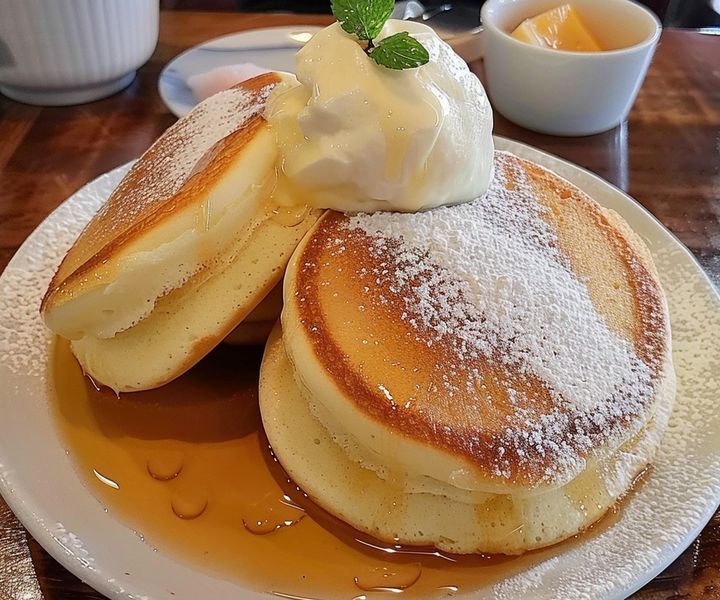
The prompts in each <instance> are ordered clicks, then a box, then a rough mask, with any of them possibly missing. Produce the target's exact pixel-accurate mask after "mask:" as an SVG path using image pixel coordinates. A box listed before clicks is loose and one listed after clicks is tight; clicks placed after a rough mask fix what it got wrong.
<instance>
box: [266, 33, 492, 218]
mask: <svg viewBox="0 0 720 600" xmlns="http://www.w3.org/2000/svg"><path fill="white" fill-rule="evenodd" d="M400 31H408V32H409V33H410V34H411V35H412V36H413V37H414V38H416V39H417V40H418V41H419V42H421V43H422V44H423V46H425V48H426V49H427V50H428V53H429V55H430V61H429V62H428V63H427V64H425V65H423V66H421V67H419V68H415V69H407V70H402V71H398V70H393V69H389V68H386V67H383V66H380V65H378V64H377V63H375V62H374V61H373V60H372V59H371V58H370V57H369V56H368V55H367V54H366V53H365V51H364V50H363V48H362V47H361V46H360V44H359V43H358V41H357V39H356V38H355V37H354V36H351V35H349V34H347V33H346V32H345V31H343V29H342V27H341V26H340V24H339V23H335V24H333V25H331V26H329V27H327V28H325V29H323V30H322V31H319V32H318V33H317V34H315V36H313V38H312V39H311V40H310V41H309V42H308V43H307V44H306V45H305V47H304V48H303V49H302V50H300V52H298V54H297V67H296V73H297V82H290V83H287V84H285V85H283V86H279V87H278V88H276V90H274V91H273V94H272V96H271V97H270V99H269V102H268V106H267V109H266V113H265V116H266V118H267V119H268V121H269V122H270V123H271V125H272V126H273V128H274V130H275V133H276V136H277V141H278V145H279V150H280V154H281V157H282V158H281V161H282V172H283V174H284V176H285V178H286V179H287V182H288V183H289V185H290V186H291V187H292V188H294V191H295V193H297V194H299V195H300V196H301V197H302V199H303V201H304V202H307V203H308V204H310V205H312V206H315V207H318V208H332V209H335V210H340V211H351V212H354V211H358V212H371V211H376V210H394V211H406V212H410V211H417V210H422V209H426V208H432V207H435V206H440V205H444V204H456V203H459V202H466V201H469V200H473V199H474V198H477V197H478V196H481V195H482V194H484V193H485V192H486V190H487V188H488V185H489V183H490V179H491V176H492V165H493V150H494V149H493V141H492V111H491V109H490V104H489V102H488V99H487V96H486V94H485V90H484V89H483V87H482V84H481V83H480V81H479V80H478V78H477V77H476V76H475V75H474V74H472V73H471V72H470V70H469V69H468V67H467V65H466V64H465V62H464V61H463V60H462V59H461V58H460V57H459V56H458V55H457V54H455V52H454V51H453V50H452V48H450V46H448V45H447V44H446V43H445V42H443V41H442V40H441V39H440V38H439V37H438V36H437V34H435V32H434V31H433V30H432V29H430V28H429V27H427V26H425V25H422V24H419V23H412V22H408V21H397V20H390V21H388V22H387V23H386V24H385V26H384V28H383V30H382V32H381V34H380V35H379V36H378V38H377V40H376V42H377V41H379V40H380V39H383V38H385V37H388V36H390V35H393V34H395V33H398V32H400Z"/></svg>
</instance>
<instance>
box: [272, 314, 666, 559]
mask: <svg viewBox="0 0 720 600" xmlns="http://www.w3.org/2000/svg"><path fill="white" fill-rule="evenodd" d="M667 385H668V386H669V387H673V385H674V384H673V383H672V382H668V383H667ZM672 400H673V395H672V394H670V393H665V394H661V396H660V400H659V401H658V404H657V410H656V411H655V414H654V416H653V417H652V418H651V419H650V420H649V421H648V423H647V424H646V426H645V427H644V428H643V429H642V430H641V431H640V432H638V434H636V435H635V436H634V437H633V438H631V439H629V440H628V441H626V442H625V443H624V444H623V445H622V446H621V447H620V448H619V449H617V451H616V452H614V453H613V454H612V455H610V456H608V457H606V458H605V459H604V460H603V461H600V462H591V463H589V464H588V465H587V467H586V469H585V470H583V471H582V472H581V473H579V474H578V475H577V477H575V478H574V479H573V480H571V481H569V482H568V483H566V484H565V485H564V486H562V487H557V488H553V489H548V490H544V491H542V492H541V493H536V494H533V495H529V496H523V495H516V494H488V493H478V492H476V493H474V494H473V495H466V496H465V497H464V498H463V499H457V498H455V497H454V494H455V492H456V491H457V490H453V489H452V486H448V485H447V484H442V483H441V482H437V481H436V482H434V485H433V486H432V490H431V491H428V486H427V485H423V484H422V482H420V483H418V482H417V481H413V480H412V479H411V478H409V477H408V476H407V475H406V474H404V473H401V472H400V473H398V472H387V473H386V478H384V479H383V478H381V477H380V476H379V475H378V473H377V472H376V471H375V470H374V469H372V468H368V467H367V466H365V465H362V464H361V463H359V462H357V461H356V460H352V459H350V458H349V457H348V454H347V453H346V452H345V450H344V448H343V444H344V440H343V438H342V436H338V435H336V434H335V433H334V432H333V433H330V432H329V431H328V430H327V429H326V428H325V427H323V426H322V425H321V423H320V422H319V421H318V420H317V419H316V418H315V417H314V415H313V411H312V407H311V404H310V403H308V401H307V398H306V397H305V396H304V395H303V394H302V393H301V391H300V389H299V387H298V385H297V382H296V379H295V377H294V375H293V367H292V364H291V363H290V361H289V360H288V357H287V354H286V352H285V348H284V345H283V342H282V334H281V331H280V328H279V327H276V329H275V330H274V331H273V333H272V334H271V337H270V339H269V341H268V344H267V346H266V350H265V355H264V357H263V362H262V367H261V371H260V409H261V412H262V419H263V426H264V428H265V432H266V433H267V436H268V439H269V441H270V443H271V445H272V447H273V450H274V452H275V454H276V455H277V457H278V458H279V460H280V462H281V463H282V465H283V467H284V468H285V469H286V471H287V472H288V474H289V475H290V477H291V478H292V479H293V481H294V482H295V483H297V484H298V485H299V486H300V487H301V488H302V489H303V490H304V491H305V493H307V494H308V495H309V496H310V498H311V499H312V500H313V501H314V502H316V503H317V504H319V505H320V506H322V507H323V508H325V509H326V510H327V511H328V512H330V513H332V514H334V515H335V516H337V517H339V518H341V519H343V520H344V521H346V522H348V523H350V524H351V525H352V526H354V527H355V528H356V529H359V530H362V531H365V532H366V533H369V534H370V535H373V536H375V537H377V538H378V539H381V540H386V541H390V542H392V541H395V542H396V543H398V542H399V543H402V544H411V545H432V546H435V547H437V548H439V549H441V550H445V551H448V552H455V553H504V554H519V553H522V552H524V551H526V550H530V549H534V548H540V547H543V546H547V545H551V544H553V543H556V542H559V541H561V540H563V539H566V538H567V537H570V536H572V535H574V534H576V533H578V532H580V531H582V530H583V529H586V528H587V527H589V526H590V525H592V524H593V523H594V522H595V521H596V520H597V519H599V518H600V517H601V516H602V515H603V514H604V513H605V512H606V511H607V509H608V508H609V507H610V506H611V505H612V504H613V503H614V502H615V501H616V500H617V499H618V498H619V497H620V496H621V495H622V494H623V493H625V492H626V491H627V490H628V488H629V487H630V486H631V485H632V482H633V480H634V478H635V477H636V476H637V474H638V473H640V472H641V471H642V470H643V468H644V467H645V466H646V465H647V463H648V462H649V461H650V460H651V458H652V456H653V455H654V454H655V451H656V449H657V446H658V444H659V441H660V438H661V436H662V432H663V431H664V430H665V428H666V425H667V420H668V417H669V413H670V410H671V406H672Z"/></svg>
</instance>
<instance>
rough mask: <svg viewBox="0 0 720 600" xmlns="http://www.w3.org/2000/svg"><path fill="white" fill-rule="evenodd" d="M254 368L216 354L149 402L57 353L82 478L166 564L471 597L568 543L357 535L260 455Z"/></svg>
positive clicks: (322, 588)
mask: <svg viewBox="0 0 720 600" xmlns="http://www.w3.org/2000/svg"><path fill="white" fill-rule="evenodd" d="M260 357H261V352H260V349H248V348H242V347H230V346H223V347H220V348H218V349H216V350H215V351H214V352H213V353H212V354H211V355H210V356H209V357H207V358H206V359H205V360H203V361H202V362H201V363H200V364H198V365H197V366H196V367H194V368H193V369H192V370H191V371H189V372H188V373H186V374H185V375H183V376H182V377H181V378H179V379H178V380H176V381H174V382H172V383H170V384H168V385H166V386H164V387H162V388H160V389H158V390H153V391H148V392H138V393H134V394H128V395H121V396H120V397H116V396H115V394H114V393H112V392H108V391H102V390H98V389H96V388H95V387H94V386H93V385H92V384H91V382H90V381H89V380H88V379H87V378H85V377H83V375H82V372H81V370H80V368H79V366H78V365H77V363H76V361H75V359H74V357H73V356H72V354H71V353H70V350H69V346H68V344H67V342H64V341H59V342H58V343H57V344H56V345H55V348H54V352H53V358H52V364H53V368H52V373H53V380H52V391H53V394H52V398H53V411H54V415H55V418H56V420H57V425H58V427H59V429H60V431H61V435H62V437H63V438H64V440H65V443H66V446H67V449H68V451H69V453H70V455H71V456H72V457H73V458H74V460H75V463H76V466H77V469H78V471H79V472H80V473H81V475H82V476H83V477H84V479H85V482H86V485H87V486H88V488H89V489H90V491H91V492H92V493H93V494H94V495H95V496H96V497H97V498H98V500H99V501H100V502H101V503H102V504H103V505H104V506H105V507H106V508H107V510H108V512H109V513H110V514H112V515H113V516H114V517H115V518H117V519H119V520H121V521H123V522H124V523H126V524H127V525H128V527H131V528H132V529H134V530H136V531H137V532H138V535H139V536H140V537H141V539H144V540H146V541H147V542H148V543H150V544H152V545H153V546H154V547H156V548H158V549H159V550H160V551H161V552H164V553H165V554H168V555H171V556H174V557H176V558H178V559H179V560H182V561H185V562H187V563H189V564H190V565H192V567H193V568H196V569H199V570H202V571H206V572H210V573H215V574H217V575H219V576H221V577H225V578H229V579H234V580H239V581H242V582H243V583H245V584H248V585H251V586H253V587H255V588H257V589H261V590H265V591H267V592H271V593H273V594H274V595H276V596H278V597H282V598H301V599H302V598H326V599H331V598H343V599H347V598H358V599H364V600H372V599H373V598H380V597H384V596H385V593H384V592H380V591H379V590H385V591H393V592H397V593H402V595H403V597H412V598H442V597H446V596H448V595H452V594H454V593H456V592H458V593H472V592H473V591H476V590H479V589H481V588H485V587H488V586H490V585H492V584H493V583H495V582H497V581H499V580H501V579H502V578H504V577H507V576H510V575H513V574H516V573H518V572H520V571H522V570H524V569H527V568H529V567H531V566H533V565H535V564H537V563H539V562H542V561H544V560H547V559H548V558H550V557H552V556H555V555H557V554H559V553H560V552H561V551H562V550H563V549H564V548H566V547H568V546H570V545H572V544H573V542H572V541H570V542H565V543H564V544H562V545H560V546H555V547H552V548H548V549H545V550H542V551H536V552H530V553H528V554H526V555H524V556H522V557H503V556H491V557H487V556H456V555H450V554H446V553H442V552H439V551H437V550H435V549H433V548H420V547H403V546H400V545H397V544H388V543H384V542H379V541H377V540H375V539H373V538H371V537H370V536H368V535H366V534H362V533H360V532H358V531H356V530H354V529H353V528H351V527H350V526H348V525H347V524H345V523H343V522H341V521H339V520H338V519H336V518H334V517H333V516H331V515H329V514H328V513H326V512H325V511H323V510H322V509H320V508H319V507H318V506H317V505H315V504H314V503H312V502H311V501H310V500H309V499H308V498H307V497H306V496H305V495H304V494H303V493H302V491H301V490H300V489H299V488H298V487H297V486H295V484H294V483H293V482H292V481H291V480H290V479H289V478H288V476H287V474H286V473H285V472H284V471H283V469H282V468H281V467H280V465H279V464H278V462H277V460H276V459H275V458H274V456H273V454H272V452H271V450H270V449H269V447H268V444H267V440H266V439H265V437H264V434H263V432H262V427H261V423H260V415H259V410H258V405H257V372H258V367H259V362H260ZM238 365H242V367H241V368H238ZM99 475H101V476H102V477H100V476H99ZM390 483H391V485H390V486H389V489H388V503H386V504H387V507H388V508H386V509H387V510H395V509H401V506H400V504H399V503H401V499H400V494H399V489H400V486H401V484H402V482H390ZM358 493H362V490H358ZM614 514H615V517H611V518H610V519H604V520H603V523H602V525H601V526H599V527H596V528H595V529H594V530H593V531H602V529H604V528H605V527H607V526H609V525H611V524H612V523H613V522H614V521H615V520H616V519H617V514H616V513H614ZM586 535H587V534H586ZM329 564H332V568H328V565H329Z"/></svg>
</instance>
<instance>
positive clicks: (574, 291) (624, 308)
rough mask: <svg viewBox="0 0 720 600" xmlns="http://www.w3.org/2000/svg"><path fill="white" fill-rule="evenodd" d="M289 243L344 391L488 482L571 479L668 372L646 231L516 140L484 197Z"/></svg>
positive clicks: (310, 330) (385, 216) (644, 413)
mask: <svg viewBox="0 0 720 600" xmlns="http://www.w3.org/2000/svg"><path fill="white" fill-rule="evenodd" d="M296 256H297V259H296V260H295V261H294V262H295V265H296V266H295V267H294V268H295V269H296V271H295V276H294V284H293V285H294V297H293V302H294V304H293V305H294V307H296V309H297V312H298V316H299V322H300V327H301V329H302V332H303V335H304V336H305V338H306V339H307V340H308V341H309V347H310V348H311V352H312V354H313V356H314V357H315V358H316V359H317V360H318V361H319V362H320V364H321V366H322V367H323V368H324V370H325V371H326V372H327V373H328V374H329V376H330V377H331V378H332V380H333V382H334V384H335V385H336V386H337V387H338V388H339V389H340V390H341V392H342V395H343V398H345V399H346V401H347V402H350V403H352V404H353V405H354V408H355V409H356V410H357V411H358V412H359V413H360V414H362V415H364V417H369V418H371V419H373V420H375V421H376V422H380V423H383V424H385V425H386V426H387V427H389V428H390V429H392V430H394V431H396V432H399V433H400V434H402V435H404V436H405V437H407V438H411V439H413V440H415V441H417V442H420V443H422V444H426V445H428V446H432V447H433V448H436V449H438V451H440V452H443V453H445V454H446V455H452V456H454V457H456V458H457V459H458V460H459V461H460V462H459V464H461V465H467V466H469V468H472V469H474V470H475V471H476V472H478V473H480V475H481V476H482V477H484V478H487V479H489V480H494V481H505V482H507V483H509V484H512V485H523V486H534V485H538V484H548V485H552V484H556V483H557V482H558V481H561V480H564V481H567V479H568V477H569V476H574V475H576V474H577V473H578V472H579V471H580V470H582V468H583V467H584V464H585V459H587V458H588V457H590V456H591V455H593V454H595V453H596V452H597V451H599V450H601V449H606V450H607V449H609V450H610V451H613V450H614V449H616V448H617V447H618V446H619V445H620V444H621V443H622V442H623V441H625V440H627V439H628V438H629V437H630V436H632V435H633V434H635V433H637V432H638V431H639V430H640V429H641V428H642V427H643V426H644V424H645V423H646V422H647V420H648V419H649V417H650V416H651V415H652V412H653V410H654V402H655V389H656V386H657V381H658V380H659V379H661V378H663V377H664V376H665V375H666V373H665V370H666V369H668V368H671V367H669V362H668V361H669V342H668V340H669V324H668V322H667V312H666V307H665V301H664V297H663V295H662V290H661V289H660V287H659V284H658V283H657V280H656V275H655V274H654V267H653V265H652V261H651V259H650V258H649V255H648V253H647V250H646V249H645V248H644V246H642V243H641V242H639V240H638V239H637V238H636V236H635V235H634V234H633V233H632V232H631V231H630V230H629V228H627V225H625V224H624V222H622V220H621V219H619V218H618V217H617V216H616V215H614V213H609V212H608V211H605V210H603V209H601V208H600V207H599V206H597V205H596V204H595V203H594V202H593V201H592V200H591V199H590V198H588V197H587V196H586V195H585V194H583V193H582V192H581V191H580V190H578V189H576V188H575V187H574V186H572V185H571V184H569V183H568V182H567V181H564V180H562V179H561V178H559V177H558V176H556V175H554V174H553V173H551V172H549V171H547V170H545V169H542V168H541V167H538V166H537V165H534V164H532V163H529V162H527V161H523V160H521V159H519V158H517V157H515V156H513V155H510V154H507V153H501V152H498V153H496V159H495V178H494V180H493V184H492V186H491V188H490V190H489V192H488V193H487V194H486V196H485V197H483V198H481V199H479V200H477V201H475V202H472V203H468V204H463V205H459V206H454V207H445V208H440V209H436V210H433V211H428V212H424V213H416V214H399V213H375V214H372V215H364V214H360V215H356V216H345V215H340V214H337V213H334V214H328V215H327V216H326V217H325V218H324V219H323V220H322V221H321V222H320V224H319V226H318V227H317V229H316V230H315V232H314V234H313V235H312V236H311V237H310V238H309V239H307V241H306V242H305V244H304V246H302V250H301V254H300V255H299V256H298V255H296ZM286 301H287V299H286Z"/></svg>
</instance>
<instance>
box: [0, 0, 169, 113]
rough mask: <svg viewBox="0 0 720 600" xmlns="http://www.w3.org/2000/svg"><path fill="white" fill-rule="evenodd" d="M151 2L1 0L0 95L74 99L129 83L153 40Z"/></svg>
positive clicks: (49, 102) (47, 102)
mask: <svg viewBox="0 0 720 600" xmlns="http://www.w3.org/2000/svg"><path fill="white" fill-rule="evenodd" d="M158 17H159V3H158V0H0V92H2V93H3V94H5V95H6V96H8V97H10V98H12V99H14V100H18V101H20V102H26V103H28V104H39V105H42V106H59V105H68V104H81V103H83V102H90V101H92V100H97V99H98V98H104V97H105V96H109V95H111V94H114V93H115V92H117V91H119V90H121V89H123V88H124V87H126V86H127V85H129V84H130V83H131V82H132V80H133V79H134V78H135V70H136V69H137V68H138V67H140V66H141V65H142V64H144V63H145V61H147V59H148V58H150V55H151V54H152V53H153V50H154V49H155V45H156V44H157V39H158Z"/></svg>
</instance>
